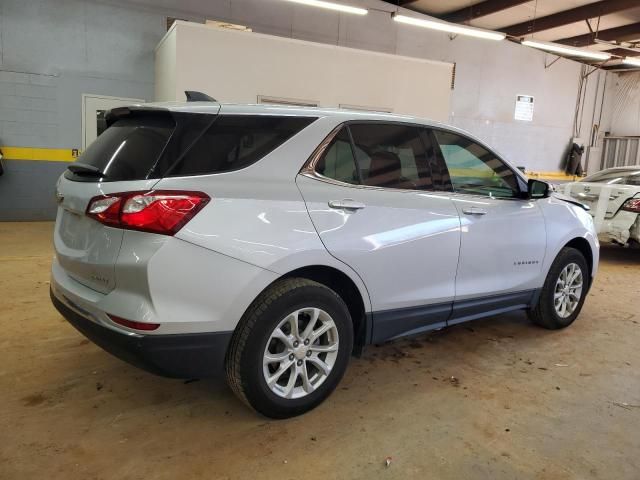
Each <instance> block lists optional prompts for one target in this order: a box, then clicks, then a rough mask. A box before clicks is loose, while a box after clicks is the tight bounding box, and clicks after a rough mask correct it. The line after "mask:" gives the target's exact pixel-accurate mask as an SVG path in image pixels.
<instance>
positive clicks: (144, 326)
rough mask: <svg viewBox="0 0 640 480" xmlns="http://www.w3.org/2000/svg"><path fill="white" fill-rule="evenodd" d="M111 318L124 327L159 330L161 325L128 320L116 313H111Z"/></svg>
mask: <svg viewBox="0 0 640 480" xmlns="http://www.w3.org/2000/svg"><path fill="white" fill-rule="evenodd" d="M109 318H110V319H111V320H113V321H114V322H115V323H117V324H118V325H122V326H123V327H127V328H132V329H134V330H145V331H149V330H157V328H158V327H159V326H160V324H159V323H143V322H134V321H131V320H126V319H124V318H120V317H116V316H115V315H109Z"/></svg>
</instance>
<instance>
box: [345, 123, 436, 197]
mask: <svg viewBox="0 0 640 480" xmlns="http://www.w3.org/2000/svg"><path fill="white" fill-rule="evenodd" d="M349 129H350V131H351V135H352V137H353V143H354V145H355V152H356V159H357V162H358V167H359V169H360V174H361V176H362V183H363V184H364V185H369V186H374V187H385V188H400V189H409V190H430V189H433V180H432V176H431V167H430V163H429V162H428V159H427V153H426V149H425V145H424V142H423V141H422V138H421V137H420V129H419V128H418V127H413V126H408V125H401V124H390V123H362V124H350V125H349Z"/></svg>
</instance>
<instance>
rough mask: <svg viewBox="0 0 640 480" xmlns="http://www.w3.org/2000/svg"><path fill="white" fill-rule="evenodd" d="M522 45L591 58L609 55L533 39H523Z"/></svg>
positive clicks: (599, 58)
mask: <svg viewBox="0 0 640 480" xmlns="http://www.w3.org/2000/svg"><path fill="white" fill-rule="evenodd" d="M522 45H524V46H525V47H532V48H537V49H540V50H545V51H547V52H553V53H558V54H560V55H568V56H570V57H581V58H591V59H593V60H609V59H610V58H611V55H610V54H608V53H606V52H596V51H594V50H582V49H580V48H571V47H566V46H564V45H560V44H557V43H551V42H538V41H533V40H523V41H522Z"/></svg>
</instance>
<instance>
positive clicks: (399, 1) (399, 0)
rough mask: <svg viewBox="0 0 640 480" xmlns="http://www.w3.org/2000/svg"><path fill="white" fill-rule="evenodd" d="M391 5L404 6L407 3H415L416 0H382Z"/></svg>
mask: <svg viewBox="0 0 640 480" xmlns="http://www.w3.org/2000/svg"><path fill="white" fill-rule="evenodd" d="M384 1H385V2H387V3H390V4H391V5H395V6H396V7H404V6H406V5H409V4H410V3H416V2H417V1H418V0H384Z"/></svg>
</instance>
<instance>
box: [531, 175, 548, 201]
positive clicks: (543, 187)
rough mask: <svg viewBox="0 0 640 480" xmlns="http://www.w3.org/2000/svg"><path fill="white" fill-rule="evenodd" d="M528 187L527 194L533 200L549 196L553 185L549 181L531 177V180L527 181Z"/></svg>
mask: <svg viewBox="0 0 640 480" xmlns="http://www.w3.org/2000/svg"><path fill="white" fill-rule="evenodd" d="M527 187H528V192H527V193H528V195H527V196H528V198H531V199H533V200H536V199H539V198H547V197H548V196H549V195H550V193H551V185H549V184H548V183H547V182H543V181H542V180H534V179H530V180H529V182H527Z"/></svg>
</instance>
